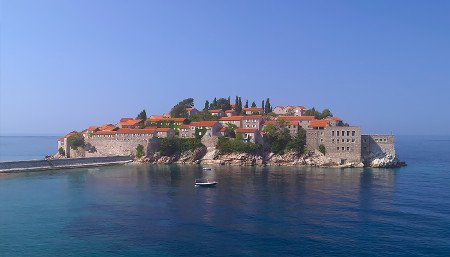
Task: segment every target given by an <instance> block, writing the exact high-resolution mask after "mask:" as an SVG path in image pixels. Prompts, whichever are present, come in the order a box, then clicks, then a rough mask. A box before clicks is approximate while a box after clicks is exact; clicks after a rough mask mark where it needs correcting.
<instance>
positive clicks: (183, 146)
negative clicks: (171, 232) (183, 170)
mask: <svg viewBox="0 0 450 257" xmlns="http://www.w3.org/2000/svg"><path fill="white" fill-rule="evenodd" d="M160 141H161V145H160V148H159V149H160V150H159V151H160V153H161V155H164V156H171V155H174V154H175V153H183V152H186V151H189V150H195V149H197V148H199V147H202V146H203V144H202V142H201V140H200V139H197V138H161V139H160Z"/></svg>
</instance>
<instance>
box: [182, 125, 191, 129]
mask: <svg viewBox="0 0 450 257" xmlns="http://www.w3.org/2000/svg"><path fill="white" fill-rule="evenodd" d="M180 128H181V129H188V128H189V125H188V124H183V125H181V126H180Z"/></svg>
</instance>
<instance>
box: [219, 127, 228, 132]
mask: <svg viewBox="0 0 450 257" xmlns="http://www.w3.org/2000/svg"><path fill="white" fill-rule="evenodd" d="M227 129H228V128H227V127H222V128H220V132H225V131H227Z"/></svg>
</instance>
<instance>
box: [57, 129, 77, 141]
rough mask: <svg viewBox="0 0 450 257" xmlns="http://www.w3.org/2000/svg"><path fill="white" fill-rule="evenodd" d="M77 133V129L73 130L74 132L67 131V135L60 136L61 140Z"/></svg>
mask: <svg viewBox="0 0 450 257" xmlns="http://www.w3.org/2000/svg"><path fill="white" fill-rule="evenodd" d="M76 133H78V132H76V131H75V130H74V131H72V132H69V133H67V134H66V135H65V136H63V137H61V138H59V141H62V140H64V138H68V137H70V136H72V135H75V134H76Z"/></svg>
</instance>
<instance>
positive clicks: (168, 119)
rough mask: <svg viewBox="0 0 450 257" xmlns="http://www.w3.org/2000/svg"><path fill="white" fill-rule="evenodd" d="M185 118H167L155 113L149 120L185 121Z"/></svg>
mask: <svg viewBox="0 0 450 257" xmlns="http://www.w3.org/2000/svg"><path fill="white" fill-rule="evenodd" d="M185 120H186V119H185V118H166V117H163V116H158V115H153V116H152V117H150V118H148V119H147V121H148V122H159V121H168V122H170V121H173V122H184V121H185Z"/></svg>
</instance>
